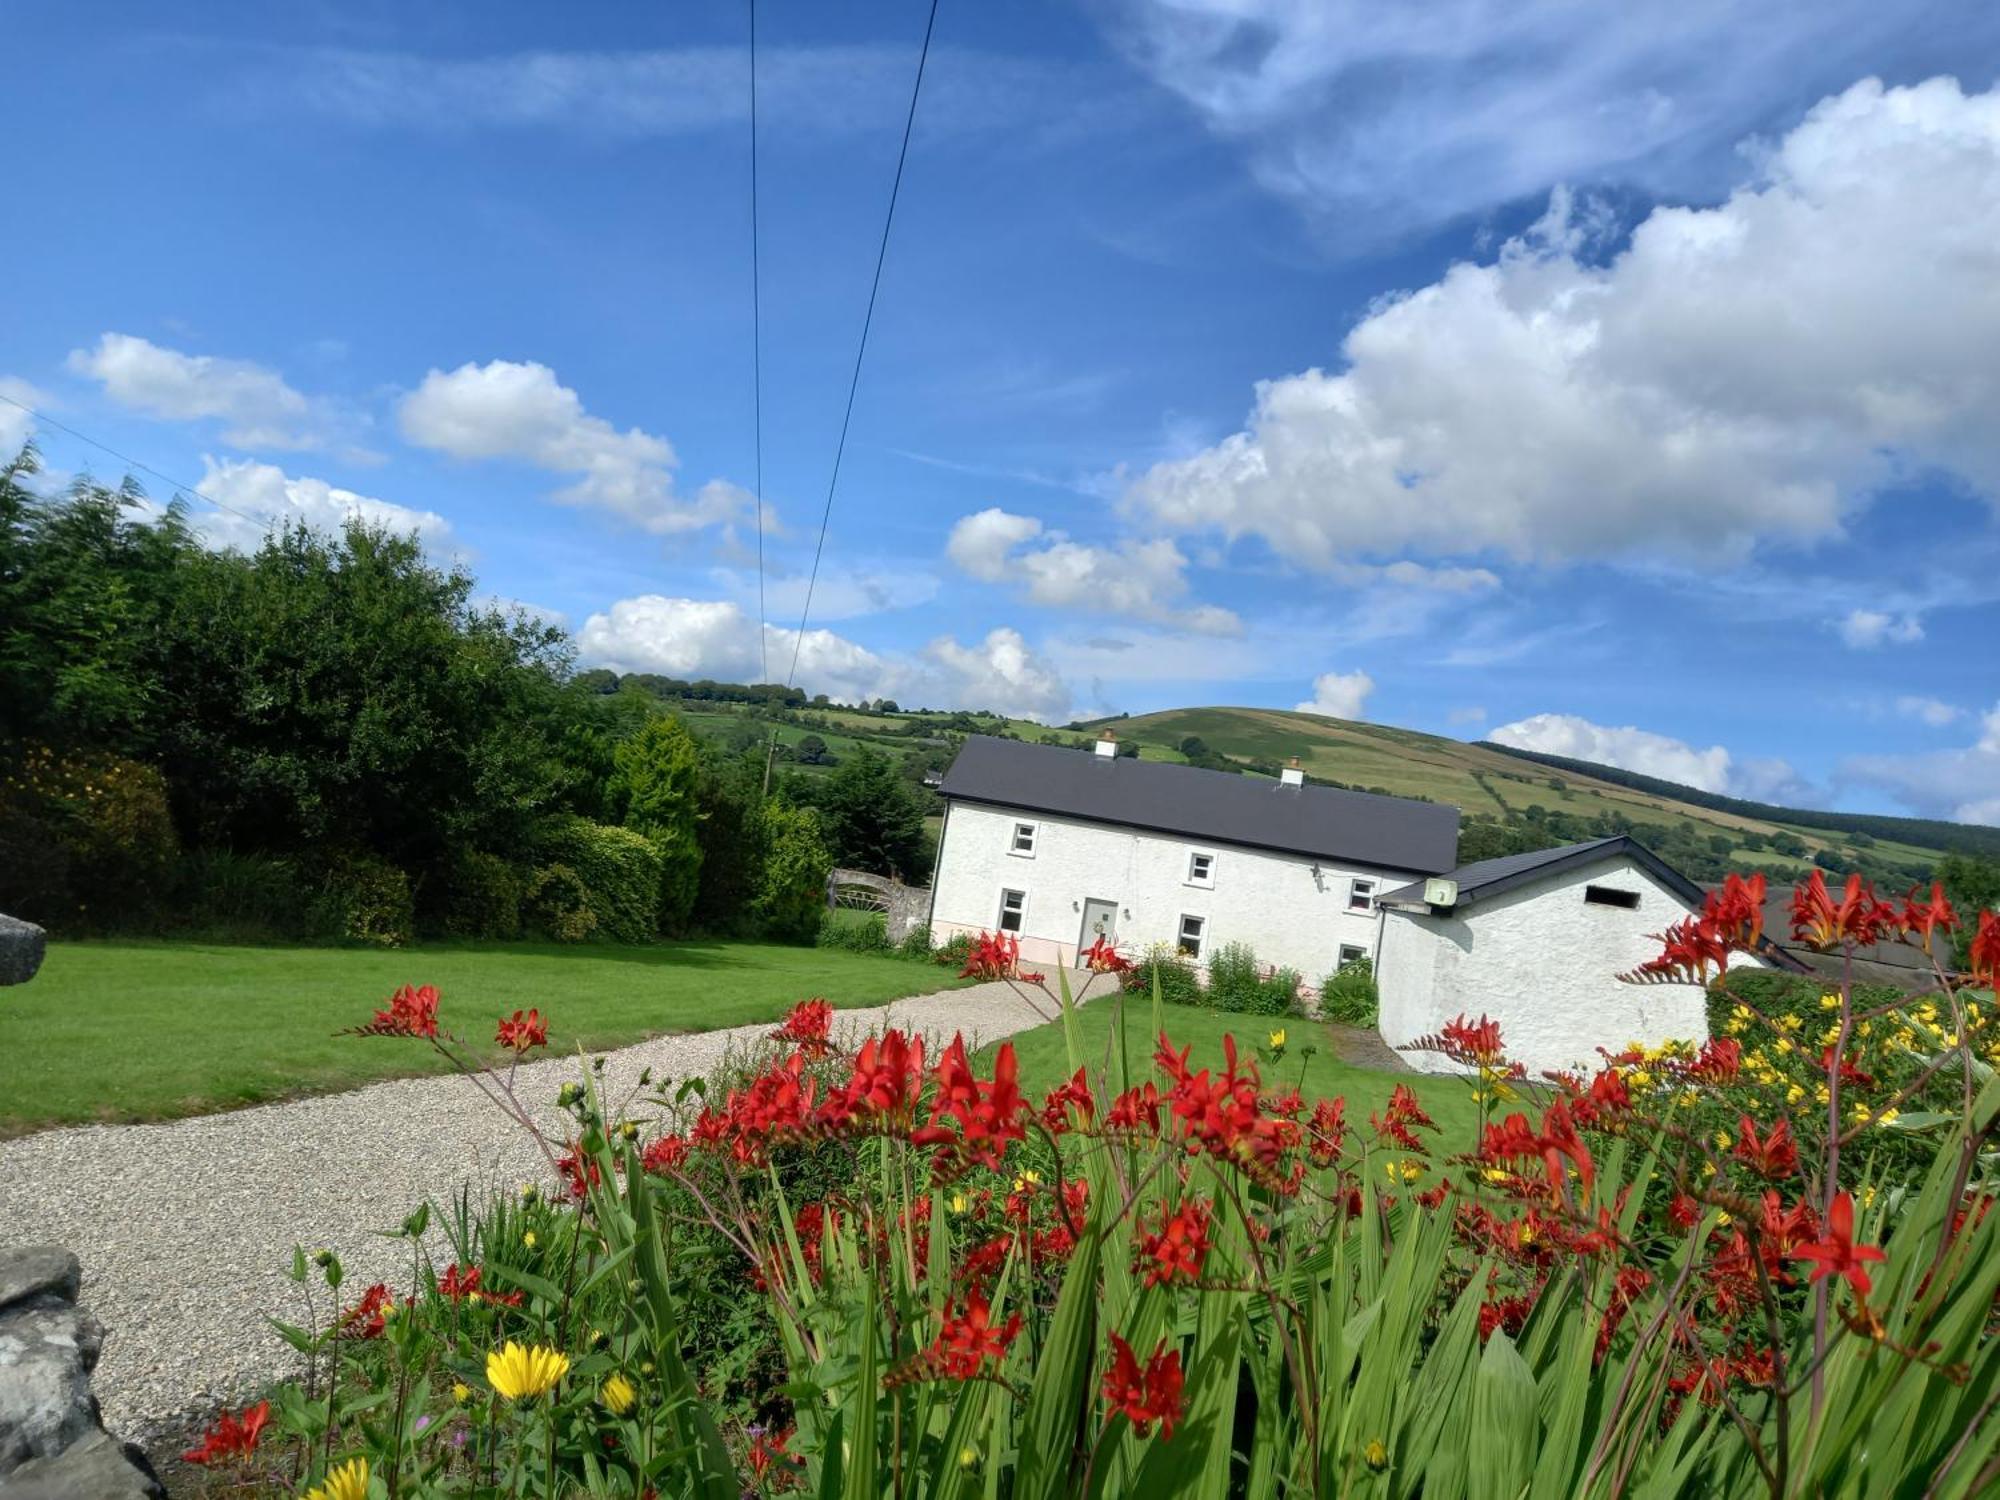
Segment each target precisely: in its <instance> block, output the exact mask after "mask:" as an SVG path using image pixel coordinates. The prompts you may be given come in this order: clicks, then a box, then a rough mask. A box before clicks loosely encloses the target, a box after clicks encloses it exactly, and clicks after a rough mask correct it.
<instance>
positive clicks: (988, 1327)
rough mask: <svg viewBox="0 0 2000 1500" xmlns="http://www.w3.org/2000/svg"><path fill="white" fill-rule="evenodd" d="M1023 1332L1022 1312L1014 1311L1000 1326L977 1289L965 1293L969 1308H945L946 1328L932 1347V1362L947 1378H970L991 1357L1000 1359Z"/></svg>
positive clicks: (966, 1303)
mask: <svg viewBox="0 0 2000 1500" xmlns="http://www.w3.org/2000/svg"><path fill="white" fill-rule="evenodd" d="M1020 1331H1021V1315H1020V1314H1019V1313H1015V1314H1013V1315H1012V1316H1011V1317H1009V1318H1008V1319H1007V1321H1006V1322H1005V1323H1003V1324H1001V1325H1000V1326H998V1327H997V1328H996V1327H995V1326H994V1324H993V1310H992V1309H991V1308H990V1307H988V1306H987V1304H986V1299H985V1298H984V1297H982V1296H980V1295H979V1293H977V1292H968V1293H966V1296H965V1309H964V1311H963V1312H958V1313H954V1312H953V1311H952V1310H951V1307H950V1305H949V1304H947V1305H946V1307H945V1314H944V1327H943V1329H942V1330H941V1331H940V1332H939V1333H938V1336H937V1342H936V1343H934V1344H932V1345H931V1347H930V1359H931V1363H932V1365H933V1366H934V1367H935V1368H936V1370H937V1371H938V1373H939V1374H941V1375H943V1376H944V1377H945V1378H946V1379H947V1380H970V1379H972V1377H973V1376H975V1375H977V1374H978V1373H979V1370H980V1367H981V1366H982V1365H984V1364H985V1363H986V1361H987V1360H989V1359H999V1358H1001V1357H1002V1356H1003V1355H1005V1354H1006V1352H1007V1346H1008V1345H1009V1344H1011V1343H1013V1342H1014V1335H1015V1334H1017V1333H1019V1332H1020Z"/></svg>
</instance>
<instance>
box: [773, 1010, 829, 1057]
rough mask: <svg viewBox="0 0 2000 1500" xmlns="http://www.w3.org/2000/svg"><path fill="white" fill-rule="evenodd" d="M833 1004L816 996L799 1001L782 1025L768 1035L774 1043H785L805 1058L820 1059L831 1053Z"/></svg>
mask: <svg viewBox="0 0 2000 1500" xmlns="http://www.w3.org/2000/svg"><path fill="white" fill-rule="evenodd" d="M832 1034H833V1005H832V1003H831V1002H829V1001H827V1000H824V999H821V998H820V997H819V996H818V995H815V996H813V998H812V999H810V1000H801V1001H800V1002H799V1003H798V1004H797V1005H794V1006H793V1007H792V1009H791V1013H790V1014H789V1015H787V1016H786V1017H785V1024H784V1025H782V1026H780V1027H779V1028H778V1029H777V1030H776V1031H774V1032H772V1033H771V1040H772V1041H774V1042H786V1043H789V1044H790V1045H792V1046H794V1047H796V1048H798V1049H799V1051H801V1052H803V1053H805V1054H806V1056H808V1057H821V1056H824V1055H825V1054H826V1053H828V1052H831V1051H832V1050H833V1043H832V1042H831V1041H830V1040H829V1038H830V1037H831V1036H832Z"/></svg>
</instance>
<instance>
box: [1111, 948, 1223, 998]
mask: <svg viewBox="0 0 2000 1500" xmlns="http://www.w3.org/2000/svg"><path fill="white" fill-rule="evenodd" d="M1156 983H1157V984H1158V985H1159V988H1160V998H1161V999H1162V1000H1164V1001H1165V1002H1166V1003H1167V1004H1168V1005H1206V1004H1208V996H1207V994H1206V993H1205V992H1204V991H1203V990H1202V987H1201V976H1200V975H1199V974H1197V973H1196V972H1195V968H1194V965H1193V964H1191V963H1189V962H1188V961H1187V960H1186V959H1185V958H1183V957H1181V956H1180V954H1178V953H1176V952H1175V951H1174V950H1173V949H1172V948H1169V947H1167V946H1166V945H1165V944H1164V943H1156V944H1155V945H1154V946H1152V947H1151V948H1148V949H1147V950H1146V956H1145V957H1144V958H1141V959H1140V960H1139V961H1138V962H1137V963H1135V964H1133V965H1132V967H1131V968H1130V969H1127V970H1126V971H1125V980H1124V984H1125V988H1126V989H1127V990H1128V991H1130V992H1132V993H1133V994H1138V995H1151V994H1152V993H1153V986H1154V985H1155V984H1156Z"/></svg>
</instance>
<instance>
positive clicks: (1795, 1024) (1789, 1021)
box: [1778, 1015, 1806, 1031]
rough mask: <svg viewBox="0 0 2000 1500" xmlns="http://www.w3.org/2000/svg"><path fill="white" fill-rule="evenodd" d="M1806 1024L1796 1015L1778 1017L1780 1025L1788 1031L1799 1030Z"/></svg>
mask: <svg viewBox="0 0 2000 1500" xmlns="http://www.w3.org/2000/svg"><path fill="white" fill-rule="evenodd" d="M1805 1024H1806V1023H1805V1022H1804V1021H1803V1020H1801V1019H1800V1018H1799V1017H1798V1016H1796V1015H1784V1016H1780V1017H1778V1025H1779V1026H1781V1027H1783V1028H1784V1029H1785V1030H1786V1031H1797V1030H1798V1029H1799V1028H1800V1027H1801V1026H1803V1025H1805Z"/></svg>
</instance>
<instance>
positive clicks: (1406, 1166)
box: [1382, 1157, 1424, 1183]
mask: <svg viewBox="0 0 2000 1500" xmlns="http://www.w3.org/2000/svg"><path fill="white" fill-rule="evenodd" d="M1382 1170H1383V1172H1384V1173H1385V1174H1386V1175H1387V1177H1388V1179H1389V1181H1390V1182H1391V1183H1396V1182H1415V1181H1416V1180H1417V1179H1418V1178H1419V1177H1421V1176H1423V1175H1424V1164H1423V1163H1422V1162H1420V1161H1411V1160H1410V1159H1409V1158H1408V1157H1404V1158H1403V1160H1401V1161H1392V1162H1389V1163H1387V1164H1386V1165H1385V1166H1384V1167H1383V1168H1382Z"/></svg>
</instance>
